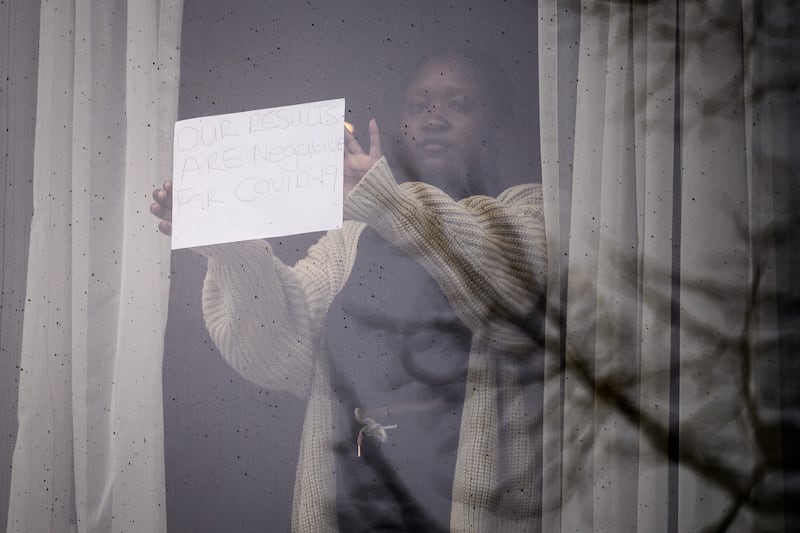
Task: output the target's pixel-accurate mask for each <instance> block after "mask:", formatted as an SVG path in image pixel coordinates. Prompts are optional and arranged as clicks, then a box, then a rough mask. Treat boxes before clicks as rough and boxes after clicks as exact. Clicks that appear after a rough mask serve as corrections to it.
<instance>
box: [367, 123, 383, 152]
mask: <svg viewBox="0 0 800 533" xmlns="http://www.w3.org/2000/svg"><path fill="white" fill-rule="evenodd" d="M381 155H383V152H381V132H380V130H379V129H378V123H377V122H376V121H375V119H374V118H373V119H371V120H370V121H369V156H370V157H371V158H373V159H380V158H381Z"/></svg>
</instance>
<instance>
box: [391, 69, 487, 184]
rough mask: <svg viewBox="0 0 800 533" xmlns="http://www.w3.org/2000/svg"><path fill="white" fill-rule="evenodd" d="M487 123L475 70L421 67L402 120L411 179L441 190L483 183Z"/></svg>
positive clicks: (406, 99)
mask: <svg viewBox="0 0 800 533" xmlns="http://www.w3.org/2000/svg"><path fill="white" fill-rule="evenodd" d="M491 119H492V117H491V116H490V112H489V108H488V102H487V99H486V97H485V96H484V95H483V92H482V90H481V86H480V84H479V82H478V80H477V79H476V74H475V73H474V69H472V68H471V67H470V66H469V65H468V64H467V63H466V62H465V61H463V60H459V59H449V58H436V59H432V60H431V61H429V62H427V63H425V64H423V66H422V67H421V68H420V69H419V70H418V71H417V73H416V74H415V76H414V78H413V79H412V80H411V82H410V83H409V84H408V86H407V87H406V90H405V93H404V95H403V110H402V115H401V121H402V122H401V132H400V135H401V139H402V141H401V144H402V146H403V150H404V156H405V162H406V164H407V165H409V166H410V167H411V168H410V169H409V170H410V171H411V172H412V174H414V176H413V177H414V178H417V179H421V180H424V181H428V182H431V183H434V184H436V185H440V186H444V187H445V188H446V189H448V188H450V189H454V188H460V189H463V188H464V187H465V186H466V185H467V184H466V183H463V182H464V181H465V180H468V179H483V177H484V176H483V175H482V174H483V171H485V170H487V169H488V168H487V166H488V165H487V163H489V161H486V160H485V159H486V154H488V153H489V152H490V150H489V149H488V148H489V147H491V146H492V144H493V143H492V140H491V139H488V137H489V136H492V134H493V133H492V132H493V130H494V128H493V127H492V126H491V124H492V123H493V122H492V120H491ZM459 181H460V182H462V183H459ZM448 192H451V193H456V194H457V193H458V192H459V191H457V190H450V191H448Z"/></svg>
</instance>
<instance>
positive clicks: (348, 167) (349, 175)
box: [344, 118, 383, 198]
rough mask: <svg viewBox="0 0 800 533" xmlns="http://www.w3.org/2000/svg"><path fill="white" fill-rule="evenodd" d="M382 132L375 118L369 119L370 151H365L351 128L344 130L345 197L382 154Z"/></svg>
mask: <svg viewBox="0 0 800 533" xmlns="http://www.w3.org/2000/svg"><path fill="white" fill-rule="evenodd" d="M382 155H383V154H382V152H381V134H380V131H379V130H378V124H377V123H376V122H375V119H374V118H373V119H372V120H370V121H369V151H368V152H364V149H363V148H362V147H361V144H360V143H359V142H358V141H357V140H356V138H355V136H354V135H353V134H352V133H351V132H350V130H349V129H347V128H345V130H344V197H345V198H347V197H348V196H349V195H350V191H352V190H353V187H355V186H356V185H357V184H358V182H359V181H361V178H363V177H364V174H366V173H367V171H368V170H369V169H371V168H372V165H374V164H375V163H376V162H377V161H378V159H380V158H381V156H382Z"/></svg>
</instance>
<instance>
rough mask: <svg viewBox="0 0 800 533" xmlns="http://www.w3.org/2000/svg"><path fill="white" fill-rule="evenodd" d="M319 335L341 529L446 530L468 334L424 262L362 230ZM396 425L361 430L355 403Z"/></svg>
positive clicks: (370, 414) (380, 420)
mask: <svg viewBox="0 0 800 533" xmlns="http://www.w3.org/2000/svg"><path fill="white" fill-rule="evenodd" d="M325 342H326V345H327V350H328V354H329V360H330V361H331V375H332V385H333V388H334V391H335V398H336V399H337V400H338V402H335V406H334V409H335V414H334V424H335V436H336V454H335V455H336V479H337V500H336V503H337V513H338V520H339V528H340V530H341V531H343V532H348V533H350V532H358V531H370V532H372V531H448V530H449V522H450V505H451V498H452V485H453V474H454V469H455V461H456V452H457V447H458V434H459V427H460V423H461V411H462V407H463V400H464V390H465V382H466V371H467V364H468V359H469V350H470V344H471V334H470V332H469V330H468V329H467V328H466V327H465V326H464V324H463V323H462V322H461V321H460V320H459V319H458V317H457V316H456V315H455V313H454V312H453V310H452V309H451V308H450V305H449V303H448V302H447V300H446V298H445V297H444V295H443V294H442V292H441V290H440V289H439V287H438V285H437V284H436V282H435V281H434V280H433V279H432V278H431V276H430V275H429V274H428V273H427V272H426V271H425V269H424V268H423V267H422V266H420V264H419V263H418V262H417V261H416V260H414V259H413V258H412V257H409V256H408V255H406V254H405V253H403V252H402V251H400V250H398V249H397V248H395V247H394V246H392V245H391V244H389V243H388V242H386V241H385V240H383V238H381V237H380V236H379V235H378V233H377V232H375V231H374V230H373V229H371V228H366V229H365V230H364V232H363V233H362V235H361V238H360V240H359V244H358V254H357V257H356V261H355V264H354V266H353V271H352V274H351V275H350V277H349V279H348V281H347V283H346V284H345V286H344V288H343V289H342V291H341V292H340V293H339V295H338V296H337V297H336V298H335V299H334V301H333V303H332V305H331V308H330V310H329V312H328V315H327V319H326V323H325ZM356 407H360V408H362V409H363V410H364V416H367V417H370V418H373V419H375V421H376V422H378V423H380V424H382V425H384V426H388V425H392V424H397V428H396V429H390V430H387V436H388V440H387V441H386V442H385V443H381V442H380V441H379V440H377V439H375V438H373V437H370V436H365V437H364V438H363V443H362V450H361V457H360V458H359V457H357V455H356V440H357V436H358V433H359V430H360V429H361V428H362V424H359V423H358V422H357V421H356V418H355V416H354V414H353V410H354V409H355V408H356Z"/></svg>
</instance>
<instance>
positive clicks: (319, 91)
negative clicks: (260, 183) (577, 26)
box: [165, 0, 544, 531]
mask: <svg viewBox="0 0 800 533" xmlns="http://www.w3.org/2000/svg"><path fill="white" fill-rule="evenodd" d="M418 4H419V5H414V6H412V7H413V9H411V10H410V13H405V14H403V15H400V14H398V15H396V17H400V19H402V21H403V22H407V24H400V20H397V18H395V15H394V14H392V17H393V18H395V21H396V22H397V26H396V27H397V28H398V30H397V31H398V34H397V36H387V34H386V28H385V27H383V26H381V25H378V24H376V23H377V22H379V21H381V20H382V19H383V18H384V17H387V16H389V14H387V13H384V12H382V10H380V9H378V8H375V7H374V6H369V7H365V6H358V8H359V9H356V8H354V7H352V6H336V8H335V10H334V8H325V10H327V11H325V13H321V12H320V11H319V10H311V9H306V8H305V7H303V8H298V7H289V5H288V4H287V3H281V2H276V3H275V6H274V10H273V11H271V12H270V13H267V12H266V11H265V9H264V8H263V6H257V5H255V3H253V4H252V5H251V4H249V3H247V2H241V3H240V5H237V6H235V7H234V8H233V9H228V8H226V12H225V13H224V14H223V13H221V12H219V11H218V9H219V8H218V7H217V6H213V5H211V4H210V3H203V2H200V1H198V0H194V1H192V2H187V4H186V14H185V24H184V30H183V31H184V36H183V38H184V46H183V53H184V55H183V65H184V66H183V69H184V70H183V80H182V93H181V115H182V116H183V117H188V116H196V115H202V114H210V113H222V112H232V111H238V110H242V109H248V108H261V107H269V106H272V105H285V104H287V103H293V102H297V101H311V100H314V99H320V98H330V97H335V96H340V95H341V93H344V95H345V97H346V98H347V107H348V115H347V120H349V121H350V122H352V123H354V124H355V125H356V132H355V142H357V143H358V145H359V146H360V148H361V153H360V154H355V153H353V154H351V155H359V156H360V155H369V154H370V147H371V146H372V143H371V142H370V126H368V122H369V119H371V118H373V117H374V118H376V119H377V128H376V129H377V131H378V132H379V133H380V135H381V141H382V142H381V146H382V150H381V152H380V155H381V156H384V157H385V158H384V159H381V160H380V161H378V162H377V163H376V164H375V165H373V164H372V162H370V164H369V165H367V166H366V167H365V168H362V169H361V171H360V173H361V174H363V173H364V172H365V171H367V170H368V169H370V170H369V171H368V172H366V175H365V176H363V181H362V182H361V183H360V184H359V185H358V186H357V187H356V188H355V189H354V192H353V195H352V197H351V198H349V199H348V200H347V204H346V205H347V207H346V213H347V214H346V218H347V219H349V222H347V223H346V227H345V228H344V229H343V230H342V231H340V232H335V234H329V235H327V236H321V235H314V236H302V237H299V238H289V239H275V240H273V242H271V243H270V246H271V251H266V250H265V247H264V245H263V243H251V248H250V249H247V250H245V251H241V250H240V251H237V250H234V248H236V247H237V245H223V246H225V247H226V250H219V249H217V250H210V249H206V250H202V251H201V254H202V255H205V256H206V257H207V259H208V279H207V280H206V285H205V289H203V291H204V293H203V294H204V302H202V303H201V301H200V297H199V294H200V292H201V288H200V285H201V279H202V278H203V277H204V275H205V272H204V270H205V269H204V265H203V261H202V258H201V257H200V255H198V254H192V253H189V252H186V253H178V254H175V256H176V257H175V259H174V265H175V266H174V270H175V276H174V278H175V279H174V282H173V295H172V304H171V305H172V310H171V317H170V326H169V330H170V338H169V339H168V346H167V354H168V355H167V361H166V373H165V381H166V384H165V388H166V391H167V392H166V394H167V396H166V397H167V398H168V399H169V398H174V399H175V400H174V403H172V404H170V402H167V412H166V416H167V420H166V424H165V425H166V428H167V447H168V457H167V461H168V462H167V473H168V484H169V486H170V488H171V490H170V491H169V493H168V505H169V509H170V510H169V513H170V514H169V516H170V528H176V529H178V530H182V529H194V530H213V528H212V525H213V524H215V525H214V527H217V528H219V527H222V526H223V523H225V524H224V525H227V527H230V524H238V527H237V530H251V529H252V530H257V529H260V528H263V524H264V521H267V520H268V521H269V523H274V524H278V525H279V526H276V528H277V529H276V530H285V529H288V528H289V521H290V520H291V519H292V510H291V507H292V502H294V517H293V520H294V522H295V525H298V524H304V525H305V527H310V524H311V523H315V524H317V525H318V524H320V523H321V524H328V525H330V523H336V524H338V526H339V528H340V530H342V531H358V530H363V531H374V530H379V529H380V528H381V527H384V528H386V527H391V528H394V530H408V531H423V530H424V531H437V530H448V529H449V525H450V523H451V522H452V521H454V520H473V519H474V517H472V516H470V513H474V512H475V511H474V510H475V509H478V510H479V511H480V510H485V509H491V510H492V512H495V513H497V514H499V515H503V514H505V515H507V516H509V517H510V516H512V515H514V516H515V517H519V516H522V517H527V518H529V519H530V520H531V521H532V523H536V521H537V516H538V513H539V509H538V505H540V504H539V503H538V497H537V496H536V494H540V493H541V487H540V474H539V471H540V469H541V465H540V464H538V461H539V458H540V456H541V453H540V447H541V444H540V438H541V437H540V431H539V428H540V413H539V411H540V409H541V398H540V396H541V368H540V366H541V365H540V362H541V359H540V358H537V355H539V350H540V340H541V339H540V334H539V330H540V328H539V327H538V325H537V324H538V323H539V322H541V320H542V317H541V315H540V313H541V310H540V308H539V305H540V303H539V302H540V297H541V293H542V290H543V284H544V279H543V272H544V237H543V218H542V213H541V193H540V189H539V187H538V186H535V185H533V184H532V183H533V182H535V181H538V175H537V172H536V171H535V169H536V165H535V162H536V159H537V155H536V148H535V147H536V146H537V142H536V133H535V131H534V130H535V127H533V125H535V124H537V121H536V115H535V98H534V97H532V96H531V95H533V94H535V93H534V92H533V87H534V84H533V81H532V79H531V77H532V73H533V72H534V71H535V65H534V64H533V59H532V58H533V54H532V52H531V51H532V50H533V48H532V47H533V43H534V42H535V35H534V34H533V32H532V31H531V28H530V26H529V25H528V24H525V25H524V27H523V24H522V23H521V22H520V19H519V15H520V13H527V12H531V11H532V9H533V6H525V5H524V3H519V4H515V6H514V8H513V9H509V8H506V7H504V8H499V9H498V10H496V11H494V10H493V11H491V12H490V13H488V15H490V16H487V10H486V8H485V7H483V6H479V5H478V2H472V4H474V5H472V6H470V5H469V4H470V3H467V4H464V6H463V9H461V10H458V11H456V10H455V9H453V8H452V7H450V8H448V9H444V8H435V10H436V11H441V13H439V14H437V13H431V12H430V9H429V6H424V5H423V3H418ZM334 13H335V16H331V17H329V18H328V20H327V23H326V24H325V28H324V30H322V29H318V26H316V24H318V20H319V18H320V17H323V16H324V15H334ZM278 14H279V15H280V16H278ZM440 15H441V16H440ZM338 20H343V21H345V25H347V26H350V24H355V23H357V22H369V23H372V24H371V25H370V27H372V28H373V29H372V30H371V31H370V32H369V33H370V34H369V35H363V36H354V37H348V40H353V41H355V42H353V43H350V44H352V45H353V46H355V47H356V48H357V47H358V46H359V45H360V46H361V47H362V48H364V47H369V48H372V50H369V51H368V52H367V53H366V55H365V56H364V55H363V54H361V55H359V54H355V55H354V56H353V57H344V56H345V54H344V51H343V49H342V47H341V46H336V47H331V46H324V45H323V42H324V41H325V40H328V41H330V40H331V39H334V37H332V36H334V35H338V34H337V33H336V32H335V31H333V30H332V28H333V26H332V25H334V24H337V22H336V21H338ZM445 20H446V21H447V22H446V23H443V22H442V21H445ZM478 20H482V21H483V25H482V27H484V31H486V35H484V36H480V37H476V36H474V35H473V33H472V32H473V30H474V28H475V27H477V26H476V24H475V22H476V21H478ZM530 20H533V19H530ZM290 25H291V26H293V27H298V28H301V29H300V30H299V32H298V34H297V35H293V36H291V37H289V36H288V35H285V36H284V35H283V34H282V33H281V32H280V31H275V30H277V29H278V28H279V27H287V26H290ZM442 26H445V27H447V28H448V29H449V30H450V32H451V33H449V34H448V35H451V36H453V35H458V36H460V37H462V39H460V41H463V44H458V45H454V42H455V43H459V40H455V41H453V40H451V39H448V41H447V42H441V41H439V40H438V39H431V38H430V37H429V36H430V35H435V34H436V33H438V30H437V27H442ZM211 27H213V28H215V29H216V30H215V31H219V33H218V34H216V33H215V35H217V37H216V38H214V37H210V36H211V35H212V33H209V29H210V28H211ZM423 28H424V29H425V31H424V32H423V30H422V29H423ZM262 32H263V33H268V34H269V36H268V37H263V38H262V37H261V35H260V34H261V33H262ZM422 34H424V35H426V37H425V38H424V39H420V38H419V37H420V35H422ZM311 36H314V37H316V38H317V39H316V40H315V39H313V38H311V39H309V37H311ZM498 36H501V37H499V38H498ZM504 36H507V37H504ZM512 36H513V37H512ZM387 37H391V38H393V39H394V43H392V44H388V42H387ZM209 39H211V43H209ZM335 40H341V37H337V38H336V39H335ZM412 41H413V42H412ZM474 41H478V43H479V44H481V45H482V46H480V45H478V44H475V42H474ZM511 41H513V42H511ZM509 44H513V46H509ZM222 49H224V50H222ZM267 50H269V51H267ZM279 50H281V51H279ZM398 50H404V52H403V53H402V54H398ZM412 51H413V53H411V52H412ZM232 55H233V56H236V57H237V58H238V59H232V58H231V56H232ZM238 56H243V57H246V58H247V59H246V60H242V58H241V57H238ZM522 60H525V62H524V63H523V62H522ZM270 62H271V63H270ZM265 63H267V64H271V67H267V66H266V65H265ZM523 64H524V65H525V68H522V67H521V65H523ZM302 65H305V66H304V67H302V68H301V66H302ZM348 67H352V68H348ZM509 67H511V68H509ZM512 81H513V82H514V83H513V84H512ZM373 82H377V83H373ZM337 91H340V92H337ZM351 95H352V97H351ZM520 95H523V98H520ZM517 102H519V104H518V103H517ZM520 125H524V126H525V128H521V127H520ZM526 129H527V130H528V131H525V130H526ZM523 132H524V134H523ZM373 162H374V161H373ZM532 169H533V170H532ZM357 174H358V172H357ZM356 178H362V176H360V175H359V176H357V177H356ZM384 189H385V190H384ZM317 240H319V243H318V244H316V245H313V244H314V243H315V242H316V241H317ZM309 245H313V246H312V247H311V249H310V250H308V251H307V248H308V247H309ZM211 248H214V247H211ZM256 250H257V251H256ZM251 252H252V253H256V254H258V255H257V259H255V260H254V261H253V262H251V263H248V262H247V260H246V259H245V256H250V255H251ZM273 253H274V256H273V255H272V254H273ZM307 254H310V256H309V257H306V256H307ZM277 258H280V259H277ZM298 260H299V262H297V264H296V265H295V266H293V267H291V268H288V267H284V266H283V265H284V264H286V265H293V264H294V263H295V261H298ZM274 261H280V263H275V262H274ZM268 264H269V265H268ZM265 265H268V266H265ZM231 266H235V267H236V268H235V269H234V270H238V272H239V275H237V276H233V277H231V276H229V275H228V273H227V271H228V270H230V269H229V268H228V267H231ZM242 291H245V292H242ZM244 293H248V294H249V293H252V294H253V296H258V298H252V300H248V301H247V302H245V301H244V300H242V299H241V298H240V297H238V296H237V297H236V298H234V297H233V296H232V295H234V294H236V295H240V294H244ZM276 295H277V296H276ZM237 298H238V299H239V302H238V303H237V304H236V305H233V306H231V305H230V301H231V300H232V299H234V300H235V299H237ZM202 305H205V308H206V320H208V321H209V329H210V330H211V331H212V335H211V337H210V338H209V337H206V336H205V335H206V333H205V332H204V331H202V330H200V328H201V327H202V326H199V325H198V324H199V323H200V322H201V320H202V318H201V311H200V308H201V306H202ZM187 310H188V311H187ZM209 315H210V318H209ZM217 321H221V323H224V328H221V329H216V330H215V327H214V324H217V323H218V322H217ZM187 339H189V340H188V341H187ZM191 339H196V340H194V341H192V340H191ZM215 344H216V345H217V346H219V347H220V349H221V351H222V356H223V357H220V354H219V353H217V352H216V349H215V348H214V345H215ZM190 353H191V355H189V354H190ZM223 359H227V360H228V362H229V363H231V366H232V367H233V368H235V369H236V371H237V372H233V371H232V370H230V369H229V368H228V367H226V366H223V365H222V364H221V363H220V362H221V361H222V360H223ZM287 361H288V363H287ZM243 378H244V379H243ZM245 380H249V381H252V382H254V383H256V384H258V386H256V385H252V384H250V383H248V381H245ZM520 405H524V406H525V408H524V410H523V411H524V413H523V412H521V411H520V409H519V406H520ZM171 420H172V422H171ZM178 420H180V421H181V422H182V423H176V422H177V421H178ZM176 428H177V429H176ZM209 430H210V431H209ZM197 436H201V439H199V441H200V442H199V443H198V442H197V439H196V437H197ZM359 437H360V438H359ZM190 440H191V441H193V442H189V441H190ZM358 441H360V442H361V449H360V452H361V456H360V457H359V455H358V451H359V450H358V449H357V444H358ZM170 450H172V453H169V451H170ZM178 450H180V452H178ZM489 456H491V458H490V459H483V458H485V457H489ZM198 465H200V466H199V467H198ZM296 473H297V478H295V474H296ZM512 487H513V488H516V489H520V488H524V489H525V490H527V492H525V495H526V496H525V497H524V498H519V497H516V496H514V495H513V494H514V492H513V491H511V490H510V488H512ZM223 492H224V493H225V494H237V496H236V497H235V498H231V496H229V495H228V496H226V497H225V499H228V498H231V499H232V500H233V501H228V505H226V506H223V507H225V509H218V508H217V510H215V511H213V512H212V511H211V509H214V505H213V502H214V501H215V500H218V498H219V495H220V494H222V493H223ZM517 493H519V490H517ZM239 494H242V496H241V497H240V496H238V495H239ZM528 494H533V495H534V496H533V497H528ZM198 501H203V502H207V503H208V505H203V506H200V505H198ZM265 501H268V502H270V505H269V506H268V507H269V508H265V505H264V502H265ZM454 502H455V503H454ZM209 528H211V529H209ZM301 529H303V527H301Z"/></svg>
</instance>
